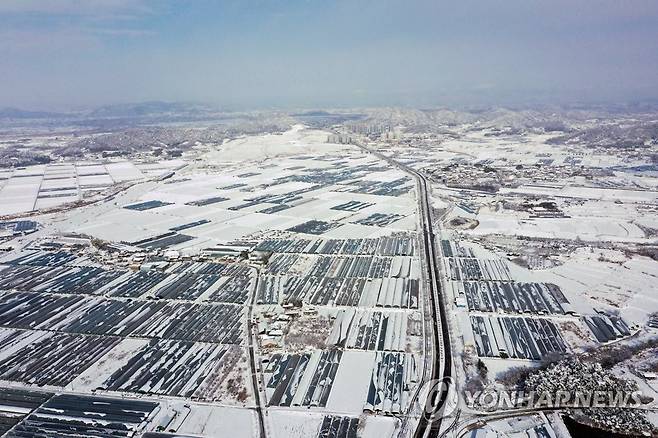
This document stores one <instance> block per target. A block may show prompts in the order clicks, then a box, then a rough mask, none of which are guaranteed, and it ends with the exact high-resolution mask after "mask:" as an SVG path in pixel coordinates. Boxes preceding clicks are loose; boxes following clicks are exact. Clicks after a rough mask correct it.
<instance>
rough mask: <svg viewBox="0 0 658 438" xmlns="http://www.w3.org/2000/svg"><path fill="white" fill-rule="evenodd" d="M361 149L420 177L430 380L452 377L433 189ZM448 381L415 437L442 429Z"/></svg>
mask: <svg viewBox="0 0 658 438" xmlns="http://www.w3.org/2000/svg"><path fill="white" fill-rule="evenodd" d="M358 146H359V147H360V148H361V149H363V150H365V151H367V152H369V153H371V154H373V155H375V156H377V157H378V158H380V159H382V160H385V161H387V162H388V163H390V164H391V165H393V166H395V167H397V168H399V169H401V170H402V171H404V172H406V173H408V174H410V175H411V176H413V177H414V178H415V179H416V181H417V183H418V184H417V186H418V192H419V193H418V200H419V202H420V210H421V221H422V225H423V243H424V245H423V247H424V251H425V260H426V266H427V270H428V272H427V278H428V279H429V289H430V307H431V313H432V337H433V344H434V351H435V352H436V355H437V356H438V357H436V356H435V363H434V364H433V366H432V371H431V373H430V376H429V378H430V380H435V381H438V380H444V381H446V382H447V381H449V379H451V377H452V354H451V351H450V332H449V328H448V319H447V316H446V308H445V303H444V300H443V299H442V297H441V293H442V290H441V281H440V268H439V264H438V259H437V257H438V254H439V252H438V251H437V250H436V239H435V235H434V228H433V224H432V219H433V217H432V212H431V201H430V189H429V185H428V181H427V179H426V178H425V177H424V176H423V175H422V174H421V173H419V172H418V171H416V170H415V169H413V168H411V167H409V166H407V165H405V164H403V163H400V162H398V161H396V160H394V159H392V158H389V157H387V156H385V155H383V154H381V153H379V152H377V151H374V150H371V149H368V148H367V147H365V146H361V145H358ZM448 390H449V387H448V385H443V386H442V388H441V391H438V392H437V391H430V392H429V394H428V400H427V401H426V405H425V406H434V407H435V408H434V409H433V412H435V413H438V415H436V417H433V416H428V415H421V417H420V420H419V422H418V427H417V428H416V431H415V433H414V437H417V438H420V437H436V436H439V432H440V429H441V422H442V418H441V414H440V413H441V411H442V409H443V407H444V406H445V403H446V401H447V398H448V392H449V391H448Z"/></svg>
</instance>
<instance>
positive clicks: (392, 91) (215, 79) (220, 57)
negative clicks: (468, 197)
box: [0, 0, 658, 109]
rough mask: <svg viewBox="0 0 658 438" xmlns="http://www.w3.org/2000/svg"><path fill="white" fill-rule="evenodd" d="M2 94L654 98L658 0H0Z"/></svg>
mask: <svg viewBox="0 0 658 438" xmlns="http://www.w3.org/2000/svg"><path fill="white" fill-rule="evenodd" d="M0 21H1V22H2V23H3V26H2V28H1V29H0V60H1V61H0V107H7V106H15V107H20V108H29V109H54V108H57V109H63V108H76V107H83V106H97V105H102V104H110V103H122V102H136V101H144V100H172V101H198V102H208V103H213V104H219V105H222V106H224V107H227V108H229V107H232V108H246V107H260V108H263V107H278V108H290V107H319V106H366V105H415V106H425V105H445V104H457V105H460V104H516V103H564V102H576V101H578V102H613V101H615V102H621V101H624V102H627V101H637V100H647V99H656V98H658V2H656V1H654V0H636V1H620V0H602V1H573V0H571V1H570V0H555V1H550V2H549V1H546V2H538V1H527V0H506V1H485V0H482V1H474V0H466V1H462V2H446V1H431V0H429V1H403V0H367V1H348V0H344V1H343V0H339V1H319V0H317V1H316V0H304V1H302V0H292V1H285V2H283V1H273V0H260V1H250V0H247V1H240V0H227V1H219V2H215V1H209V0H194V1H173V0H161V1H149V0H90V1H84V0H3V1H2V2H0Z"/></svg>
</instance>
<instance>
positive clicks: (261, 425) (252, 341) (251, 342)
mask: <svg viewBox="0 0 658 438" xmlns="http://www.w3.org/2000/svg"><path fill="white" fill-rule="evenodd" d="M259 278H260V272H257V273H256V284H255V287H254V289H253V294H252V296H251V300H250V302H249V308H248V311H247V336H248V339H247V342H248V344H247V345H248V350H249V366H250V367H251V384H252V386H253V388H254V399H255V401H256V412H257V413H258V429H259V435H258V436H259V437H260V438H265V437H266V435H267V434H266V432H265V418H263V410H264V408H263V406H262V405H261V399H260V385H259V384H258V370H257V369H256V368H257V367H256V354H255V352H254V349H255V348H256V342H257V341H256V336H255V334H256V331H255V330H254V326H253V320H252V318H253V308H254V304H255V302H256V294H257V293H258V279H259Z"/></svg>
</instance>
